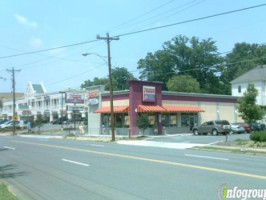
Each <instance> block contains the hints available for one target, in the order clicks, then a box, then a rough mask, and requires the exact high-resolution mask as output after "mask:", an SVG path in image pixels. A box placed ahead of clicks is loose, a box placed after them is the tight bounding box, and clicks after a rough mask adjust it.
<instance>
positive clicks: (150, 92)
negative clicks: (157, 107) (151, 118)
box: [143, 86, 155, 102]
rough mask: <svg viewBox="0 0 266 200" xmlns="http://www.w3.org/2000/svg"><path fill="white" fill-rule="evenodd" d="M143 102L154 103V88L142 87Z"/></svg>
mask: <svg viewBox="0 0 266 200" xmlns="http://www.w3.org/2000/svg"><path fill="white" fill-rule="evenodd" d="M143 101H144V102H155V87H151V86H143Z"/></svg>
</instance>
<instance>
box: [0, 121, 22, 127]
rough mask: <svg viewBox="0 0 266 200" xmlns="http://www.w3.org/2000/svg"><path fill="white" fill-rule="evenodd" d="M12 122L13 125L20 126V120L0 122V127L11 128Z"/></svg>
mask: <svg viewBox="0 0 266 200" xmlns="http://www.w3.org/2000/svg"><path fill="white" fill-rule="evenodd" d="M13 123H15V127H21V126H20V121H8V122H6V123H4V124H1V126H0V128H12V127H13Z"/></svg>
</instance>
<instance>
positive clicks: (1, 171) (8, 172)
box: [0, 164, 27, 179]
mask: <svg viewBox="0 0 266 200" xmlns="http://www.w3.org/2000/svg"><path fill="white" fill-rule="evenodd" d="M16 168H17V166H16V165H13V164H9V165H3V166H0V179H1V178H3V179H4V178H16V177H18V176H25V175H27V173H26V172H14V171H12V170H15V169H16Z"/></svg>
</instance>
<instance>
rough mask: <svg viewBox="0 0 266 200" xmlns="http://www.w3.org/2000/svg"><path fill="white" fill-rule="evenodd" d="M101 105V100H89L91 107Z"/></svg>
mask: <svg viewBox="0 0 266 200" xmlns="http://www.w3.org/2000/svg"><path fill="white" fill-rule="evenodd" d="M97 104H99V100H98V99H96V98H92V99H89V105H97Z"/></svg>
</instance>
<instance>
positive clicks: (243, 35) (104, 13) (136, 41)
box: [0, 0, 266, 93]
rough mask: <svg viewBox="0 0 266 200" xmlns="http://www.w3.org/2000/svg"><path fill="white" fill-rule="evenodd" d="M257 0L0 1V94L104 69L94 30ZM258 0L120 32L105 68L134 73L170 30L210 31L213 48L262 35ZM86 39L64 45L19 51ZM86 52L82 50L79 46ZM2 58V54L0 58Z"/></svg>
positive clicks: (77, 81) (67, 82)
mask: <svg viewBox="0 0 266 200" xmlns="http://www.w3.org/2000/svg"><path fill="white" fill-rule="evenodd" d="M265 3H266V2H265V0H233V1H232V0H215V1H214V0H75V1H71V0H45V1H43V0H24V1H21V0H0V19H1V20H0V77H2V78H5V79H6V80H4V79H0V93H1V92H11V91H12V82H11V73H10V72H8V71H7V69H9V70H10V69H12V68H14V69H15V70H20V71H19V72H16V73H15V80H16V92H22V93H25V92H26V88H27V85H28V82H29V81H30V82H32V83H34V84H38V83H41V82H42V83H43V84H44V85H45V88H46V90H47V91H48V92H56V91H60V90H64V89H67V88H73V89H79V88H80V85H81V84H82V83H83V82H84V81H85V80H93V78H94V77H98V78H104V77H107V76H108V68H107V65H106V62H105V60H106V56H107V45H106V41H104V40H96V36H97V35H100V36H102V37H105V36H106V33H107V32H108V33H109V34H110V36H117V35H123V34H125V33H131V32H134V31H139V30H144V29H149V28H155V27H159V26H164V25H168V24H172V23H177V22H182V21H186V20H191V19H195V18H200V17H205V16H208V15H213V14H217V13H222V12H227V11H231V10H237V9H241V8H245V7H250V6H255V5H260V4H265ZM265 21H266V6H263V7H259V8H255V9H250V10H246V11H242V12H238V13H233V14H229V15H223V16H218V17H214V18H209V19H205V20H201V21H195V22H191V23H185V24H181V25H176V26H171V27H167V28H162V29H156V30H152V31H147V32H142V33H138V34H131V35H127V36H121V37H120V38H119V40H113V41H112V42H111V57H112V67H113V68H115V67H126V68H127V69H128V71H130V72H132V73H133V74H134V75H135V76H136V77H137V78H138V76H139V70H138V69H137V66H138V64H137V63H138V61H139V60H140V59H142V58H145V56H146V55H147V53H148V52H155V51H157V50H160V49H162V45H163V43H164V42H166V41H170V40H171V39H172V38H173V37H175V36H177V35H185V36H187V37H189V38H191V37H193V36H196V37H198V38H199V39H207V38H212V39H213V40H214V41H216V45H217V47H218V50H219V52H221V53H222V52H228V51H231V50H232V49H233V47H234V45H235V44H236V43H240V42H247V43H257V44H263V43H265V42H266V39H265V35H266V26H265ZM86 41H93V42H90V43H84V44H81V45H76V46H72V47H68V48H59V49H56V50H51V51H43V52H40V53H34V54H28V55H22V56H16V57H8V58H5V56H12V55H16V54H21V53H25V52H35V51H40V50H43V49H50V48H56V47H61V46H65V45H70V44H77V43H82V42H86ZM85 52H87V53H91V55H88V56H86V57H85V56H82V53H85ZM1 57H3V58H1Z"/></svg>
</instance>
